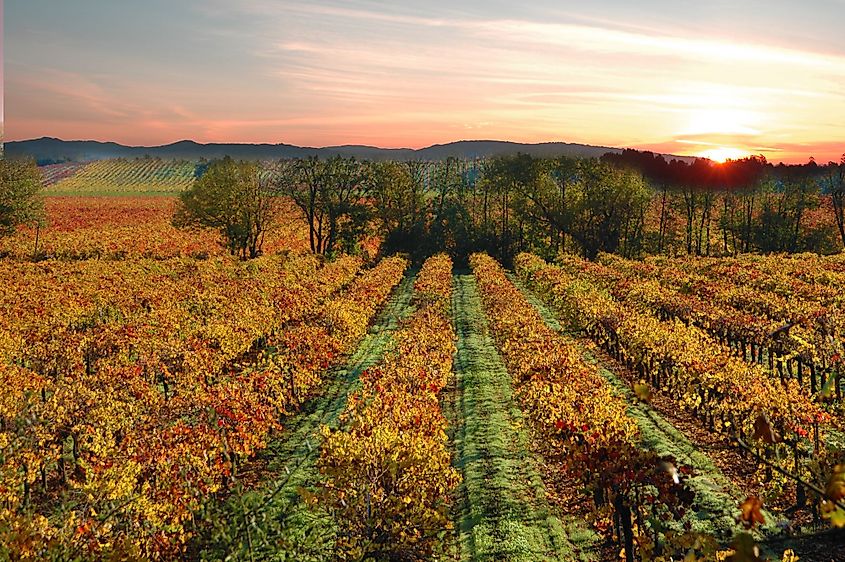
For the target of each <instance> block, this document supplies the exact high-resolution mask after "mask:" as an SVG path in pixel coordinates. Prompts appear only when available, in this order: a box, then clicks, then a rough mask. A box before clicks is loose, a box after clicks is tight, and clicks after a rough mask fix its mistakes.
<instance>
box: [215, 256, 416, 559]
mask: <svg viewBox="0 0 845 562" xmlns="http://www.w3.org/2000/svg"><path fill="white" fill-rule="evenodd" d="M414 279H415V275H414V274H413V273H410V274H408V275H406V277H405V279H404V280H403V281H402V282H401V283H400V285H399V286H398V287H397V288H396V289H395V290H394V292H393V294H392V295H391V297H390V299H389V301H388V302H387V304H386V305H385V307H384V309H383V310H382V312H381V313H380V314H379V315H378V317H377V319H376V321H375V322H374V324H373V326H372V327H371V328H370V330H369V332H368V333H367V335H366V336H365V337H364V340H363V341H362V342H361V344H360V345H359V346H358V348H357V350H356V351H355V352H354V354H353V355H352V356H351V357H349V359H348V360H347V362H346V364H345V365H344V366H343V367H342V368H339V369H336V370H335V371H334V372H333V373H332V374H331V375H330V377H327V381H326V384H325V389H324V392H323V393H322V394H321V395H320V396H319V397H316V398H314V399H312V400H311V401H309V402H308V403H307V404H306V405H305V406H304V407H303V410H302V411H301V412H299V413H298V414H297V415H295V416H292V417H291V418H289V419H288V420H286V421H285V433H284V435H283V436H282V438H281V439H279V440H277V441H275V442H273V443H271V444H270V446H269V447H268V448H267V449H266V451H265V452H264V453H263V454H262V456H263V457H264V458H266V459H267V462H268V468H267V470H266V472H268V473H270V474H274V475H276V478H275V479H273V480H271V481H269V482H266V483H265V484H263V485H262V486H261V487H260V488H259V489H258V490H254V491H251V492H247V493H245V494H243V495H239V496H237V497H234V498H232V499H231V500H229V502H227V504H226V506H225V508H224V509H225V511H224V512H223V513H222V514H216V515H217V517H218V518H222V520H220V521H219V522H218V524H217V525H218V526H217V529H216V531H217V533H216V535H217V536H216V537H214V539H212V541H211V542H212V544H214V543H216V545H215V547H213V548H212V551H210V552H208V553H207V556H208V558H209V559H215V558H216V557H217V555H219V554H220V551H221V550H222V551H223V552H225V553H226V555H227V556H228V557H229V558H227V559H228V560H291V561H293V560H297V561H299V560H302V561H307V560H331V559H333V557H332V552H333V546H334V534H335V528H334V524H333V522H332V521H331V518H330V517H328V516H327V515H326V514H325V513H321V512H319V511H316V510H313V509H309V508H308V507H307V506H305V505H304V504H303V503H302V502H301V501H300V494H299V490H300V488H311V487H312V486H313V485H314V484H315V483H316V482H317V479H318V477H319V474H318V471H317V468H316V462H317V459H318V457H319V447H320V443H321V441H322V438H321V435H320V428H321V427H322V426H323V425H327V426H329V427H332V428H334V427H337V426H338V422H339V417H340V414H341V413H342V412H343V410H344V408H345V407H346V401H347V397H348V395H349V394H350V393H351V392H353V391H354V390H355V389H356V388H357V386H358V378H359V376H360V374H361V373H362V372H363V371H364V370H366V369H368V368H369V367H372V366H373V365H375V364H376V363H377V362H378V361H379V360H380V359H381V358H382V356H383V355H384V352H385V350H386V349H387V347H388V345H389V343H390V341H391V338H392V335H393V332H394V331H395V330H396V328H397V326H398V324H399V321H400V320H401V319H402V318H404V317H406V316H407V315H408V314H409V313H410V312H411V310H412V308H413V307H412V306H411V297H412V295H413V286H414ZM245 513H246V514H247V515H246V516H245V515H244V514H245ZM247 531H248V532H247Z"/></svg>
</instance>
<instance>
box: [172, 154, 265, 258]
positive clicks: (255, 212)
mask: <svg viewBox="0 0 845 562" xmlns="http://www.w3.org/2000/svg"><path fill="white" fill-rule="evenodd" d="M277 209H278V205H277V200H276V193H275V191H274V189H273V185H272V183H271V181H270V177H269V176H268V174H266V173H262V171H261V168H260V167H259V165H258V164H256V163H255V162H243V161H242V162H236V161H235V160H232V159H231V158H229V157H226V158H224V159H222V160H217V161H214V162H212V163H211V164H209V166H208V169H207V170H206V171H205V173H204V174H203V175H202V176H201V177H200V178H198V179H196V180H195V181H194V184H193V186H191V188H190V189H188V190H187V191H184V192H183V193H182V194H181V195H180V197H179V205H178V207H177V209H176V213H175V214H174V217H173V224H174V225H175V226H177V227H179V228H211V229H215V230H217V231H218V232H219V233H220V235H221V236H222V237H223V239H224V240H225V241H226V246H227V248H228V249H229V252H230V253H231V254H232V255H239V256H240V257H241V258H243V259H246V258H255V257H257V256H259V255H260V254H261V252H262V246H263V244H264V236H265V235H266V233H267V231H268V230H269V229H270V228H271V227H272V225H273V221H274V220H275V218H276V214H277Z"/></svg>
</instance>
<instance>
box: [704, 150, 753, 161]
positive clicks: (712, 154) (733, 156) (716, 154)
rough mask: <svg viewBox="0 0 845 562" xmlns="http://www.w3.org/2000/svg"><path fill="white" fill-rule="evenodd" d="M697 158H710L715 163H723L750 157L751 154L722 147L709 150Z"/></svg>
mask: <svg viewBox="0 0 845 562" xmlns="http://www.w3.org/2000/svg"><path fill="white" fill-rule="evenodd" d="M697 156H701V157H702V158H709V159H710V160H713V161H714V162H720V163H723V162H726V161H727V160H739V159H740V158H745V157H746V156H750V154H749V153H748V152H746V151H744V150H742V149H739V148H733V147H729V146H720V147H717V148H710V149H708V150H704V151H702V152H699V153H698V154H697Z"/></svg>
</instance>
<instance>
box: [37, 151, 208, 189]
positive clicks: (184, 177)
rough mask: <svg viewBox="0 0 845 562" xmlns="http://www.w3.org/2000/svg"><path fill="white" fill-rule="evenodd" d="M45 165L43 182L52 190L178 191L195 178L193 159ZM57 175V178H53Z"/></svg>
mask: <svg viewBox="0 0 845 562" xmlns="http://www.w3.org/2000/svg"><path fill="white" fill-rule="evenodd" d="M73 166H74V165H72V164H58V165H55V166H45V167H44V168H43V170H44V177H45V184H46V185H47V186H49V191H50V192H53V193H86V194H96V193H115V194H129V193H178V192H180V191H183V190H185V189H186V188H187V187H189V186H190V185H191V183H192V182H193V181H194V177H195V172H196V169H197V165H196V164H194V163H193V162H186V161H178V160H160V159H151V158H144V159H137V160H126V159H118V160H98V161H95V162H89V163H87V164H84V165H81V167H79V168H76V169H74V168H73ZM54 177H56V179H52V178H54Z"/></svg>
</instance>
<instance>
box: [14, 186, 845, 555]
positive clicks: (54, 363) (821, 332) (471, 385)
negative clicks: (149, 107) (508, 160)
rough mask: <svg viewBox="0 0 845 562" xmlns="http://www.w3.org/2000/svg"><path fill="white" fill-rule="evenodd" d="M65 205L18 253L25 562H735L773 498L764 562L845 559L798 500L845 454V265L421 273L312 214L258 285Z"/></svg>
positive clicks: (51, 211) (266, 262)
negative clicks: (319, 244) (624, 559)
mask: <svg viewBox="0 0 845 562" xmlns="http://www.w3.org/2000/svg"><path fill="white" fill-rule="evenodd" d="M46 202H47V217H48V221H47V225H46V226H45V227H43V228H41V229H39V230H38V231H37V232H36V231H35V230H33V229H31V228H23V229H20V230H19V231H18V233H17V234H16V235H14V236H12V237H10V238H7V239H4V240H3V241H2V252H3V256H4V257H3V258H2V260H0V279H2V287H3V289H2V290H0V361H2V364H0V381H2V384H3V386H4V388H6V389H7V391H6V392H5V393H4V395H3V400H2V403H0V441H1V442H2V445H3V456H2V458H0V462H1V463H2V464H0V490H1V491H2V496H0V500H2V504H0V508H1V509H0V539H2V540H0V544H2V547H0V548H2V552H3V555H4V556H7V557H11V558H20V559H33V560H35V559H50V558H52V559H56V560H59V559H62V560H64V559H69V558H76V559H99V558H102V557H112V556H113V557H118V558H120V557H123V558H130V559H136V558H143V559H181V558H188V559H208V560H217V559H222V558H225V557H226V556H228V557H230V559H236V560H253V559H297V560H333V559H338V558H342V559H362V558H366V557H369V558H370V559H374V560H387V559H402V560H404V559H407V560H412V559H438V560H473V561H475V560H521V561H529V560H561V561H570V560H585V561H590V560H595V561H600V560H616V559H619V556H620V550H622V551H623V553H624V551H625V550H626V549H632V550H631V552H632V555H633V556H634V559H637V560H639V559H642V560H646V559H655V560H659V559H661V558H659V556H660V555H659V554H658V553H659V552H660V551H661V550H662V551H663V552H676V553H678V552H680V553H684V554H686V555H689V556H697V557H698V558H696V559H698V560H710V559H715V558H714V557H715V556H717V554H716V552H717V551H720V552H722V553H726V552H728V549H729V548H730V546H731V543H732V540H733V538H734V537H735V536H740V535H742V533H743V532H744V527H743V521H744V519H743V511H742V509H741V507H740V506H743V505H746V504H747V498H749V497H751V498H759V500H760V501H761V502H762V508H761V509H760V510H759V514H760V516H761V518H762V519H763V521H762V522H761V523H760V524H757V525H755V528H754V529H753V530H752V531H751V535H749V540H753V541H756V542H757V543H758V544H759V546H760V548H761V552H762V553H764V554H765V555H767V556H770V557H772V559H780V558H781V556H782V555H783V554H784V552H787V556H786V558H784V560H790V561H791V560H793V559H791V558H789V554H788V552H789V551H790V549H794V551H795V552H796V553H797V554H798V555H799V556H800V557H801V560H808V561H818V562H821V561H827V560H840V559H842V558H841V557H840V551H839V550H838V549H839V547H840V546H841V544H842V540H843V537H842V534H841V530H836V529H834V530H830V528H831V525H830V522H829V521H828V520H827V519H828V518H829V517H830V511H831V510H830V507H829V506H827V507H825V504H824V502H823V501H820V499H819V497H818V494H815V493H814V492H813V491H812V490H810V489H808V488H807V487H806V486H804V485H802V484H798V483H796V482H795V481H794V480H792V479H790V478H789V477H786V476H784V474H782V473H781V472H780V471H783V472H784V473H788V474H793V475H796V476H798V477H800V478H801V479H802V480H804V481H805V482H807V483H808V484H810V485H815V486H817V487H820V488H822V489H824V488H825V487H826V486H827V485H828V479H829V477H830V471H831V470H832V469H833V463H835V462H837V461H836V459H837V458H839V455H840V454H841V450H842V448H843V446H845V441H843V437H842V436H843V435H845V422H843V419H845V410H843V408H844V407H843V400H842V394H843V390H845V386H843V383H845V381H843V380H842V376H841V374H842V349H841V346H842V341H843V340H842V337H841V334H842V332H841V331H840V330H841V327H842V326H843V325H845V324H843V322H845V316H843V314H844V313H845V310H843V307H842V304H843V302H842V291H843V288H845V261H843V260H842V258H841V257H838V256H831V257H818V256H815V255H801V256H795V257H772V256H770V257H761V256H739V257H737V258H708V259H702V258H699V259H693V258H674V259H668V258H650V259H647V260H645V261H634V260H626V259H622V258H619V257H616V256H611V255H601V256H600V257H599V259H598V261H595V262H589V261H585V260H583V259H580V258H576V257H574V256H571V255H566V256H561V257H560V259H559V260H558V261H557V263H549V262H546V261H544V260H542V259H541V258H539V257H537V256H535V255H531V254H522V255H520V256H518V257H517V259H516V260H515V263H514V267H513V269H512V270H511V271H508V270H506V269H504V268H503V267H502V266H501V265H500V264H499V263H498V262H496V261H495V260H494V259H492V258H490V257H489V256H487V255H484V254H475V255H473V256H472V258H471V259H470V263H469V266H470V269H461V266H460V265H456V264H454V263H453V262H452V260H450V259H449V258H448V257H446V256H444V255H440V256H439V257H434V258H429V259H428V260H425V262H424V263H423V264H421V268H420V269H414V268H411V267H410V264H409V262H408V261H407V260H406V259H404V258H402V257H382V258H380V259H377V260H374V261H372V262H368V263H365V262H364V260H363V259H362V258H358V257H349V256H338V257H336V258H335V259H334V260H325V259H324V258H318V257H315V256H313V255H311V254H309V253H308V252H307V228H306V227H305V225H304V224H303V223H302V222H301V221H300V220H299V219H298V217H297V215H296V214H295V213H294V211H293V209H289V210H287V211H286V213H285V215H284V217H285V218H284V220H283V221H282V222H281V223H280V225H281V226H280V228H279V229H277V230H276V231H275V232H273V233H272V234H271V235H270V236H269V237H268V240H267V244H266V246H265V255H264V256H262V257H260V258H257V259H254V260H249V261H240V260H237V259H235V258H232V257H230V256H228V255H226V254H225V253H224V252H223V251H222V250H221V248H220V245H219V241H218V240H217V238H216V237H215V236H213V235H211V234H209V233H207V232H191V231H183V230H177V229H175V228H173V227H172V226H171V225H170V217H171V215H172V212H173V208H174V205H175V199H173V198H168V197H56V196H52V197H48V198H47V201H46ZM36 234H37V236H38V248H37V249H36V248H35V236H36ZM33 257H35V258H36V259H35V260H33ZM464 267H465V266H464ZM761 420H762V421H761ZM767 432H768V433H767ZM745 444H747V445H748V446H747V448H746V447H745V446H744V445H745ZM834 512H835V510H834ZM747 513H748V512H746V515H745V519H746V520H747V518H748V517H749V516H748V514H747ZM754 513H757V511H754ZM719 556H726V554H721V555H719ZM663 559H666V558H663ZM690 559H691V558H690Z"/></svg>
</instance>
